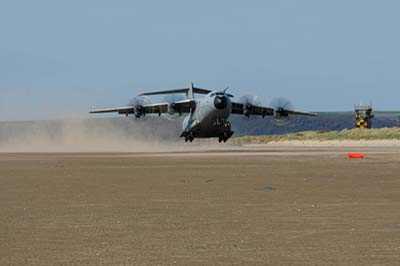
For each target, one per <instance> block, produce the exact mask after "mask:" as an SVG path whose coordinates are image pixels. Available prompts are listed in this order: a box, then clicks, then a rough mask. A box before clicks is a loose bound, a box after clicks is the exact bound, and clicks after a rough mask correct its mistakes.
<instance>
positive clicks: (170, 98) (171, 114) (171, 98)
mask: <svg viewBox="0 0 400 266" xmlns="http://www.w3.org/2000/svg"><path fill="white" fill-rule="evenodd" d="M185 99H186V98H185V97H184V96H183V95H180V94H168V95H165V96H164V97H163V102H166V103H168V113H167V114H166V115H165V118H167V119H169V120H174V119H177V118H178V117H179V116H180V115H179V114H178V113H176V112H175V110H174V109H173V108H172V106H171V105H172V104H173V103H174V102H177V101H182V100H185Z"/></svg>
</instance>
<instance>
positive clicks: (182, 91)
mask: <svg viewBox="0 0 400 266" xmlns="http://www.w3.org/2000/svg"><path fill="white" fill-rule="evenodd" d="M189 90H190V88H182V89H176V90H166V91H155V92H145V93H141V94H139V95H138V96H150V95H161V94H175V93H188V92H189ZM210 92H211V91H210V90H206V89H202V88H193V93H197V94H208V93H210Z"/></svg>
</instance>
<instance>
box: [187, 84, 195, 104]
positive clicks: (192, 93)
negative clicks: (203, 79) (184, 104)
mask: <svg viewBox="0 0 400 266" xmlns="http://www.w3.org/2000/svg"><path fill="white" fill-rule="evenodd" d="M186 96H187V98H188V99H191V100H192V99H194V92H193V82H190V86H189V90H188V91H187V93H186Z"/></svg>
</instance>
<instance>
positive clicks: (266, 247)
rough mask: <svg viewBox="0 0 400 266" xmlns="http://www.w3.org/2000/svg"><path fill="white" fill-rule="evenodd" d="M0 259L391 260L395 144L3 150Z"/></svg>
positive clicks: (395, 237)
mask: <svg viewBox="0 0 400 266" xmlns="http://www.w3.org/2000/svg"><path fill="white" fill-rule="evenodd" d="M360 150H361V151H363V152H365V156H366V158H365V159H357V160H350V159H347V158H346V153H347V152H350V151H360ZM0 265H400V152H399V148H389V147H384V148H380V147H370V148H367V149H361V148H357V150H355V148H346V147H342V148H339V147H335V148H326V147H325V148H317V147H314V148H301V147H296V148H293V149H292V148H283V147H279V148H273V149H268V148H267V147H263V148H258V149H256V148H254V147H244V148H231V149H229V150H214V151H206V150H202V151H201V152H176V153H165V152H164V153H140V154H128V153H123V154H101V153H96V154H84V153H78V154H72V153H70V154H60V153H58V154H57V153H55V154H37V153H36V154H33V153H32V154H28V153H20V154H10V153H3V154H0Z"/></svg>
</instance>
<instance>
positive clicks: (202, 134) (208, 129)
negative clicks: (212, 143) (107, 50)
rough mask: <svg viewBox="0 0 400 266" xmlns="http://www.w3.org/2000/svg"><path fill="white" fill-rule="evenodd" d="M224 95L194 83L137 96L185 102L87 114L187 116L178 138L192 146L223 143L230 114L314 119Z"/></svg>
mask: <svg viewBox="0 0 400 266" xmlns="http://www.w3.org/2000/svg"><path fill="white" fill-rule="evenodd" d="M227 90H228V88H227V89H225V90H223V91H210V90H207V89H202V88H196V87H194V86H193V83H191V84H190V86H189V87H188V88H182V89H176V90H166V91H157V92H147V93H142V94H139V95H138V96H139V97H144V96H151V95H161V94H176V93H185V94H186V99H181V100H176V101H172V102H161V103H155V104H151V103H146V102H145V101H143V100H140V99H137V100H136V101H133V102H131V104H129V105H128V106H124V107H117V108H110V109H99V110H93V111H90V113H92V114H94V113H118V114H123V115H126V116H128V115H130V114H133V115H134V116H136V117H137V118H140V117H142V116H145V115H146V114H158V115H159V116H161V114H171V115H172V114H179V115H182V114H187V116H186V117H185V119H184V120H183V131H182V134H181V137H184V138H185V141H186V142H188V141H190V142H192V141H193V140H194V139H195V138H218V139H219V142H226V141H227V140H228V139H229V138H230V137H231V136H232V135H233V131H232V130H231V123H230V122H229V121H228V119H229V117H230V115H231V114H238V115H244V116H246V117H250V116H251V115H258V116H262V117H263V118H264V117H265V116H274V117H275V118H278V119H279V118H285V117H288V116H289V115H305V116H317V114H313V113H305V112H298V111H294V110H290V109H289V108H286V107H285V106H279V107H275V108H272V107H264V106H258V105H257V104H254V103H252V102H251V101H242V102H235V101H233V100H232V98H233V97H234V96H233V95H231V94H229V93H227ZM195 94H204V95H205V97H201V98H195Z"/></svg>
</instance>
